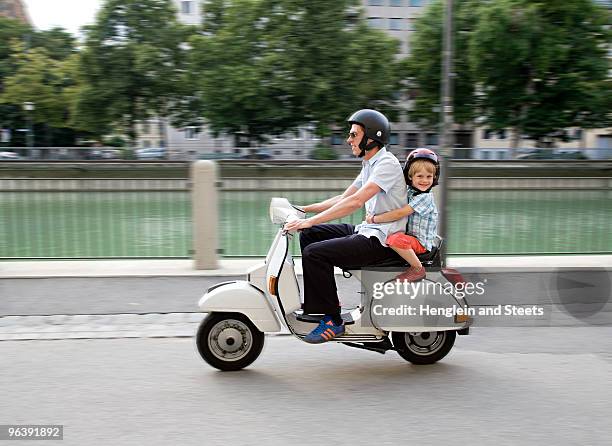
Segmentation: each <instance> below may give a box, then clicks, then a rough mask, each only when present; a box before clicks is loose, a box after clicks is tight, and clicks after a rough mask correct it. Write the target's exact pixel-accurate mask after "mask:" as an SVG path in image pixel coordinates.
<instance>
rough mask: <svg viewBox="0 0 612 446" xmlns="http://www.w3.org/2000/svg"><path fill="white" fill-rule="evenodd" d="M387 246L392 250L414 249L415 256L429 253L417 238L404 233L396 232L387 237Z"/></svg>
mask: <svg viewBox="0 0 612 446" xmlns="http://www.w3.org/2000/svg"><path fill="white" fill-rule="evenodd" d="M387 245H389V247H392V248H399V249H412V250H413V251H414V253H415V254H423V253H424V252H427V250H426V249H425V247H423V245H421V242H419V241H418V240H417V239H416V238H415V237H413V236H411V235H408V234H404V233H403V232H395V233H393V234H391V235H390V236H389V237H387Z"/></svg>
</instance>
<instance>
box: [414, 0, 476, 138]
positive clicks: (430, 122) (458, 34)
mask: <svg viewBox="0 0 612 446" xmlns="http://www.w3.org/2000/svg"><path fill="white" fill-rule="evenodd" d="M479 3H480V2H479V1H473V0H463V1H455V3H454V5H455V6H454V14H453V30H454V37H453V46H454V48H453V52H454V55H455V57H454V67H453V68H454V70H453V71H454V73H455V74H456V76H455V77H454V78H453V81H454V85H453V90H454V91H453V92H454V95H453V96H454V97H453V99H454V103H453V107H454V111H453V113H454V120H455V122H458V123H460V124H469V123H471V122H472V121H473V119H474V118H475V117H476V95H475V80H474V78H473V75H472V72H471V70H470V67H469V61H468V58H467V57H466V54H467V49H468V47H469V44H470V40H469V36H470V34H471V32H472V31H473V28H474V26H475V24H476V23H475V22H476V12H477V8H478V4H479ZM443 23H444V3H443V2H442V1H440V0H437V1H436V2H434V3H432V4H431V6H430V7H429V8H428V9H427V10H426V11H425V12H424V14H423V15H422V16H421V17H420V18H419V19H418V20H417V21H416V24H415V32H414V33H413V36H412V38H411V40H410V56H409V57H408V58H407V59H406V61H405V62H404V65H405V77H406V82H407V89H408V95H409V97H410V98H411V99H412V100H413V105H412V109H411V111H410V112H409V118H410V120H411V121H413V122H419V123H420V124H421V125H423V126H424V127H433V128H435V127H436V126H437V125H438V123H439V116H440V88H441V82H440V78H441V64H442V33H443V26H442V25H443Z"/></svg>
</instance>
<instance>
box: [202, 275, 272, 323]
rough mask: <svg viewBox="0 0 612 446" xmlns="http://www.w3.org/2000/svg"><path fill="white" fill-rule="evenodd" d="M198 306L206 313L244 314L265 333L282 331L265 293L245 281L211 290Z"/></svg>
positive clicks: (225, 284)
mask: <svg viewBox="0 0 612 446" xmlns="http://www.w3.org/2000/svg"><path fill="white" fill-rule="evenodd" d="M198 306H199V307H200V309H201V310H202V311H203V312H205V313H221V312H223V313H242V314H244V315H245V316H246V317H248V318H249V319H250V320H251V322H253V324H254V325H255V326H256V327H257V329H258V330H259V331H262V332H264V333H276V332H279V331H280V330H281V326H280V323H279V321H278V318H277V317H276V313H275V312H274V309H273V307H272V305H270V302H269V301H268V299H267V298H266V296H265V294H264V293H263V291H261V290H260V289H258V288H256V287H254V286H253V285H251V284H250V283H249V282H247V281H244V280H237V281H234V282H227V283H223V284H220V285H216V286H214V287H212V288H210V289H209V290H208V292H206V294H204V296H202V297H201V298H200V301H199V302H198Z"/></svg>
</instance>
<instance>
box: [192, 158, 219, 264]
mask: <svg viewBox="0 0 612 446" xmlns="http://www.w3.org/2000/svg"><path fill="white" fill-rule="evenodd" d="M191 201H192V212H193V251H194V252H193V260H194V268H195V269H217V267H218V266H217V246H218V240H219V234H218V231H217V226H218V222H219V218H218V210H217V165H216V164H215V163H214V162H212V161H196V162H194V163H192V164H191Z"/></svg>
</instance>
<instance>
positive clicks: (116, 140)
mask: <svg viewBox="0 0 612 446" xmlns="http://www.w3.org/2000/svg"><path fill="white" fill-rule="evenodd" d="M102 145H104V146H107V147H125V146H126V145H127V141H126V140H125V139H123V138H122V137H120V136H116V135H115V136H110V137H108V138H104V139H102Z"/></svg>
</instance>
